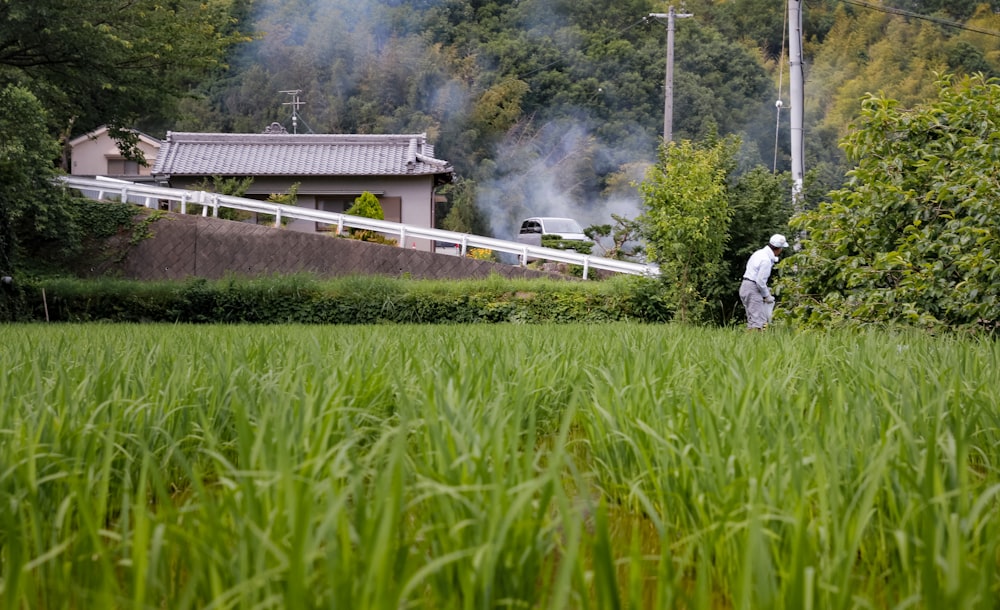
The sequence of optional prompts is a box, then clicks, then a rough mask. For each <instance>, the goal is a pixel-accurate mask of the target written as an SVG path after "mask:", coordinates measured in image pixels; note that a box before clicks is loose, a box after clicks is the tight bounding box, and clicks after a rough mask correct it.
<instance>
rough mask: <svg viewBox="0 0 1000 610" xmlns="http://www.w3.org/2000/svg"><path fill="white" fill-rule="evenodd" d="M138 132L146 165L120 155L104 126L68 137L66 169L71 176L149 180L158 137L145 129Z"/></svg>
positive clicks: (140, 148) (157, 149) (158, 142)
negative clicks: (147, 132) (68, 158)
mask: <svg viewBox="0 0 1000 610" xmlns="http://www.w3.org/2000/svg"><path fill="white" fill-rule="evenodd" d="M135 133H136V134H137V135H138V136H139V141H138V147H139V150H141V151H142V154H143V157H145V159H146V165H141V164H139V162H137V161H131V160H129V159H126V158H125V157H124V156H122V153H121V151H120V150H118V143H117V142H116V141H115V140H114V139H112V138H111V135H110V134H109V132H108V128H107V127H106V126H103V125H102V126H101V127H98V128H97V129H95V130H93V131H91V132H89V133H85V134H83V135H82V136H79V137H77V138H73V139H72V140H70V141H69V148H70V163H69V166H70V167H69V170H70V171H69V173H70V174H72V175H74V176H108V177H111V178H121V179H123V180H131V181H133V182H145V181H151V180H152V171H151V170H152V168H153V164H154V163H155V162H156V158H157V156H158V155H159V152H160V144H161V142H160V140H158V139H156V138H154V137H152V136H148V135H146V134H144V133H141V132H138V131H136V132H135Z"/></svg>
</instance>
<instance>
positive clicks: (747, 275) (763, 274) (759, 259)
mask: <svg viewBox="0 0 1000 610" xmlns="http://www.w3.org/2000/svg"><path fill="white" fill-rule="evenodd" d="M776 262H778V257H777V256H775V255H774V251H773V250H771V247H770V246H764V247H763V248H761V249H760V250H757V251H756V252H754V253H753V254H751V255H750V260H748V261H747V270H746V271H745V272H744V273H743V278H744V279H747V280H750V281H752V282H753V283H755V284H757V289H758V290H760V295H761V297H763V298H765V299H766V298H767V297H769V296H771V289H770V288H768V287H767V280H768V278H770V277H771V269H772V268H773V267H774V263H776Z"/></svg>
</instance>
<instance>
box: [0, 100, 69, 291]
mask: <svg viewBox="0 0 1000 610" xmlns="http://www.w3.org/2000/svg"><path fill="white" fill-rule="evenodd" d="M46 118H47V115H46V113H45V109H44V108H42V105H41V104H40V103H39V101H38V99H37V98H35V96H34V95H33V94H32V93H31V92H30V91H28V90H27V89H25V88H23V87H15V86H11V85H7V86H6V87H4V88H2V89H0V275H8V274H12V273H13V272H14V270H15V268H17V267H18V260H17V259H18V255H19V253H20V252H19V251H20V250H21V249H22V248H23V247H26V246H28V245H30V242H31V241H35V240H49V239H51V238H53V237H55V236H57V235H58V234H59V233H60V232H70V231H73V226H71V223H67V222H65V221H66V219H67V213H68V212H67V206H66V203H67V200H66V196H65V193H64V192H63V190H62V189H61V188H59V187H57V186H56V185H55V184H54V181H55V178H56V173H57V172H56V169H55V167H54V166H53V164H52V160H53V159H54V158H55V157H56V156H57V155H58V151H59V148H58V146H57V145H56V142H55V140H53V139H51V138H49V137H48V136H47V134H46V131H45V121H46Z"/></svg>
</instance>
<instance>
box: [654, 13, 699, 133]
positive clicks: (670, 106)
mask: <svg viewBox="0 0 1000 610" xmlns="http://www.w3.org/2000/svg"><path fill="white" fill-rule="evenodd" d="M649 16H650V17H651V18H653V19H666V20H667V75H666V86H665V89H664V92H663V94H664V95H663V143H664V144H668V143H670V141H671V140H672V139H673V132H674V19H684V18H686V17H694V15H692V14H691V13H677V12H675V11H674V7H673V5H671V7H670V9H669V10H668V12H666V13H650V14H649Z"/></svg>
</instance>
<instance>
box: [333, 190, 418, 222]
mask: <svg viewBox="0 0 1000 610" xmlns="http://www.w3.org/2000/svg"><path fill="white" fill-rule="evenodd" d="M359 195H360V193H359V194H358V195H353V196H351V195H344V196H339V197H321V198H319V199H317V201H316V209H318V210H323V211H324V212H334V213H337V214H343V213H344V212H346V211H347V210H349V209H350V208H351V206H352V205H354V200H355V199H357V198H358V196H359ZM378 202H379V205H381V206H382V214H383V215H385V219H386V220H388V221H389V222H402V218H403V209H402V208H403V199H402V198H401V197H379V198H378ZM316 230H317V231H336V230H337V225H330V224H327V223H324V222H317V223H316Z"/></svg>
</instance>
